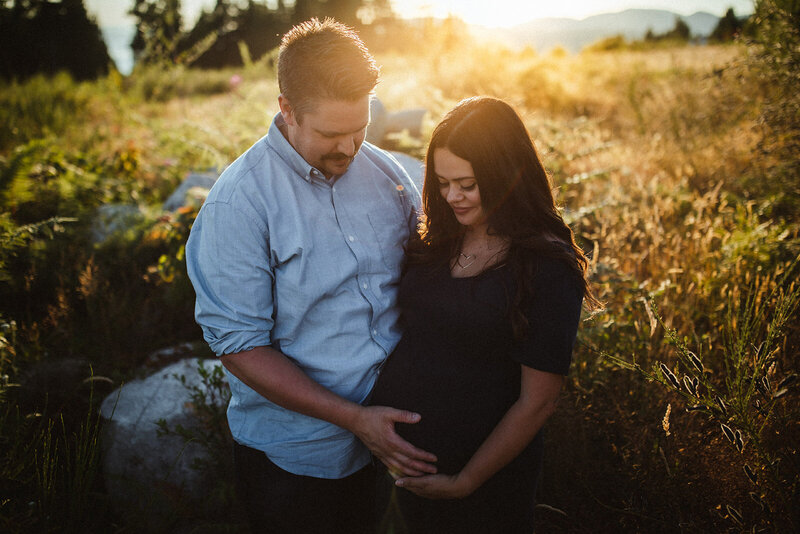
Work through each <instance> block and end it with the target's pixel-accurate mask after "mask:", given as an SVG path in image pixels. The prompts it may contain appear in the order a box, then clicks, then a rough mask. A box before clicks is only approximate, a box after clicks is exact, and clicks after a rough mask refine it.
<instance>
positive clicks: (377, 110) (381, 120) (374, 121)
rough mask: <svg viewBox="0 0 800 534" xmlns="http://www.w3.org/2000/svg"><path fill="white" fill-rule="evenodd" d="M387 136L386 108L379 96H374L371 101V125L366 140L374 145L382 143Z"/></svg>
mask: <svg viewBox="0 0 800 534" xmlns="http://www.w3.org/2000/svg"><path fill="white" fill-rule="evenodd" d="M385 136H386V108H385V107H384V105H383V103H382V102H381V101H380V100H378V97H375V96H373V97H372V98H371V99H370V101H369V127H368V128H367V137H366V140H367V142H369V143H372V144H373V145H380V142H381V141H382V140H383V138H384V137H385Z"/></svg>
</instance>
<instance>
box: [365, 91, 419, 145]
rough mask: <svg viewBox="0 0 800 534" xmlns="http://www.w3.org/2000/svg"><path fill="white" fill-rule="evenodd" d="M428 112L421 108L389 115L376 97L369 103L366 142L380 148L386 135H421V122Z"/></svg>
mask: <svg viewBox="0 0 800 534" xmlns="http://www.w3.org/2000/svg"><path fill="white" fill-rule="evenodd" d="M427 112H428V111H427V110H425V109H421V108H415V109H404V110H401V111H396V112H393V113H390V112H388V111H386V108H385V107H384V105H383V103H381V101H380V100H378V98H377V97H373V98H372V100H370V102H369V114H370V121H369V128H367V141H368V142H370V143H372V144H373V145H377V146H382V145H383V140H384V139H385V138H386V136H387V135H389V134H392V133H399V132H402V131H403V130H406V131H408V133H409V135H411V136H413V137H420V136H421V135H422V121H423V119H424V118H425V114H426V113H427Z"/></svg>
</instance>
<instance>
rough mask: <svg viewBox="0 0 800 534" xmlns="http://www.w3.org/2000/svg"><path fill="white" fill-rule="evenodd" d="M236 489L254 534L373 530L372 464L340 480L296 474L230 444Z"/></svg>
mask: <svg viewBox="0 0 800 534" xmlns="http://www.w3.org/2000/svg"><path fill="white" fill-rule="evenodd" d="M233 452H234V454H233V459H234V464H235V468H236V491H237V494H238V495H239V499H240V501H241V503H242V506H243V507H244V511H245V513H246V514H247V519H248V523H249V524H250V528H251V530H252V532H253V534H295V533H296V534H306V533H308V534H317V533H319V534H327V533H330V534H339V533H342V534H362V533H363V534H367V533H372V532H374V529H375V524H376V521H375V517H374V516H375V476H376V475H375V468H374V466H372V465H371V464H370V465H367V466H366V467H364V468H363V469H361V470H360V471H358V472H356V473H354V474H352V475H350V476H348V477H346V478H342V479H324V478H314V477H307V476H301V475H295V474H292V473H289V472H287V471H284V470H283V469H281V468H280V467H278V466H277V465H275V464H274V463H272V462H271V461H270V460H269V458H267V455H266V454H264V453H263V452H261V451H258V450H255V449H252V448H250V447H246V446H244V445H240V444H238V443H234V451H233Z"/></svg>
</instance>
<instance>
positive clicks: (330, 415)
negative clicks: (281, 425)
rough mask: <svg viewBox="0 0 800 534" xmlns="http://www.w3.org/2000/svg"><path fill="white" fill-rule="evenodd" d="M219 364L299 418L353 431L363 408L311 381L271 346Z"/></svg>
mask: <svg viewBox="0 0 800 534" xmlns="http://www.w3.org/2000/svg"><path fill="white" fill-rule="evenodd" d="M221 360H222V365H224V366H225V368H226V369H228V370H229V371H230V372H231V373H233V374H234V375H235V376H236V377H237V378H239V380H241V381H242V382H244V383H245V384H246V385H247V386H249V387H250V388H251V389H253V390H254V391H256V392H257V393H259V394H260V395H262V396H263V397H264V398H266V399H268V400H270V401H272V402H274V403H275V404H277V405H279V406H281V407H283V408H286V409H287V410H291V411H293V412H298V413H301V414H303V415H308V416H311V417H315V418H317V419H322V420H323V421H328V422H329V423H333V424H334V425H337V426H340V427H342V428H344V429H346V430H349V431H351V432H352V431H353V430H354V425H355V422H356V420H357V418H358V414H359V412H360V411H361V410H362V409H363V407H362V406H361V405H359V404H357V403H355V402H352V401H349V400H347V399H345V398H343V397H340V396H339V395H337V394H335V393H333V392H332V391H330V390H329V389H327V388H325V387H323V386H321V385H320V384H318V383H317V382H315V381H314V380H312V379H311V378H310V377H309V376H308V375H307V374H306V373H305V372H304V371H303V370H302V369H300V368H299V367H298V366H297V365H295V363H294V362H292V361H291V360H290V359H289V358H288V357H286V355H284V354H283V353H281V352H280V351H277V350H275V349H273V348H272V347H255V348H254V349H251V350H248V351H244V352H239V353H236V354H226V355H225V356H222V358H221Z"/></svg>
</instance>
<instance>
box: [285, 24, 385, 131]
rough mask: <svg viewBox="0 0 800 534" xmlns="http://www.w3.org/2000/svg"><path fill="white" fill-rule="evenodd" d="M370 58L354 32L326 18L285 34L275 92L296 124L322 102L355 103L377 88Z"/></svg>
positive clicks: (301, 25) (373, 60)
mask: <svg viewBox="0 0 800 534" xmlns="http://www.w3.org/2000/svg"><path fill="white" fill-rule="evenodd" d="M379 74H380V70H379V69H378V65H377V64H376V63H375V58H373V57H372V55H371V54H370V53H369V51H368V50H367V47H366V46H365V45H364V43H363V42H362V41H361V39H360V38H359V37H358V35H357V34H356V32H355V31H354V30H353V29H352V28H350V27H348V26H345V25H344V24H341V23H339V22H336V21H335V20H334V19H332V18H325V19H324V20H323V21H322V22H320V21H319V20H318V19H316V18H312V19H310V20H307V21H305V22H302V23H300V24H298V25H297V26H295V27H294V28H292V29H291V30H289V31H288V32H287V33H286V35H284V36H283V39H282V41H281V48H280V54H279V56H278V86H279V87H280V91H281V94H282V95H283V96H284V97H285V98H286V99H287V100H288V101H289V103H290V104H291V105H292V107H293V108H294V112H295V115H296V116H297V117H298V119H299V118H300V116H302V114H303V113H305V112H308V111H310V110H312V109H313V108H314V106H315V105H316V103H317V102H318V101H319V100H320V99H323V98H329V99H335V100H348V101H353V100H357V99H359V98H361V97H363V96H367V95H368V94H370V93H371V92H372V90H373V89H375V86H376V85H377V83H378V76H379Z"/></svg>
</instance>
